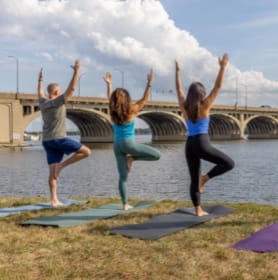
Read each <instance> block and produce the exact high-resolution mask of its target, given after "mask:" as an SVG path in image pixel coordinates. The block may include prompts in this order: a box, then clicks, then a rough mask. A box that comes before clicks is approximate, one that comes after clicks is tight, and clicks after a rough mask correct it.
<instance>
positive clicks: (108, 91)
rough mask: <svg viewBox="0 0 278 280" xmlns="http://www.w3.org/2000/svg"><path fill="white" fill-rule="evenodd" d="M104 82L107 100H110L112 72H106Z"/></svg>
mask: <svg viewBox="0 0 278 280" xmlns="http://www.w3.org/2000/svg"><path fill="white" fill-rule="evenodd" d="M103 80H104V81H105V83H106V86H107V98H108V99H109V100H110V97H111V94H112V75H111V73H110V72H106V75H105V77H103Z"/></svg>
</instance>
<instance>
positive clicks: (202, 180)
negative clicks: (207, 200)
mask: <svg viewBox="0 0 278 280" xmlns="http://www.w3.org/2000/svg"><path fill="white" fill-rule="evenodd" d="M208 180H209V177H208V175H202V176H201V177H200V184H199V193H203V192H204V187H205V184H206V183H207V181H208Z"/></svg>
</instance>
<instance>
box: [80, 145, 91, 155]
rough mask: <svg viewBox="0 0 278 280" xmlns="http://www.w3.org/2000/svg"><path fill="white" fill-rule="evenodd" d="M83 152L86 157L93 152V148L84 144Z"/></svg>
mask: <svg viewBox="0 0 278 280" xmlns="http://www.w3.org/2000/svg"><path fill="white" fill-rule="evenodd" d="M81 152H82V154H83V155H84V157H89V156H90V155H91V154H92V151H91V149H89V148H88V147H86V146H84V147H83V148H82V150H81Z"/></svg>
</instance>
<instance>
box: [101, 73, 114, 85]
mask: <svg viewBox="0 0 278 280" xmlns="http://www.w3.org/2000/svg"><path fill="white" fill-rule="evenodd" d="M103 80H104V81H105V82H106V83H107V84H111V83H112V75H111V73H110V72H106V74H105V77H103Z"/></svg>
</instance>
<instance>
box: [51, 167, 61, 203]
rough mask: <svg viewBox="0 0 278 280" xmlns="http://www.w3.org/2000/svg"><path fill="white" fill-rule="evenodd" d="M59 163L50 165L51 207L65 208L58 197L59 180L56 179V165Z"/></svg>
mask: <svg viewBox="0 0 278 280" xmlns="http://www.w3.org/2000/svg"><path fill="white" fill-rule="evenodd" d="M57 164H58V163H53V164H50V165H49V179H48V183H49V190H50V197H51V205H52V206H53V207H58V206H63V203H61V202H60V201H59V199H58V196H57V179H56V178H55V177H54V174H55V169H56V165H57Z"/></svg>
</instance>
